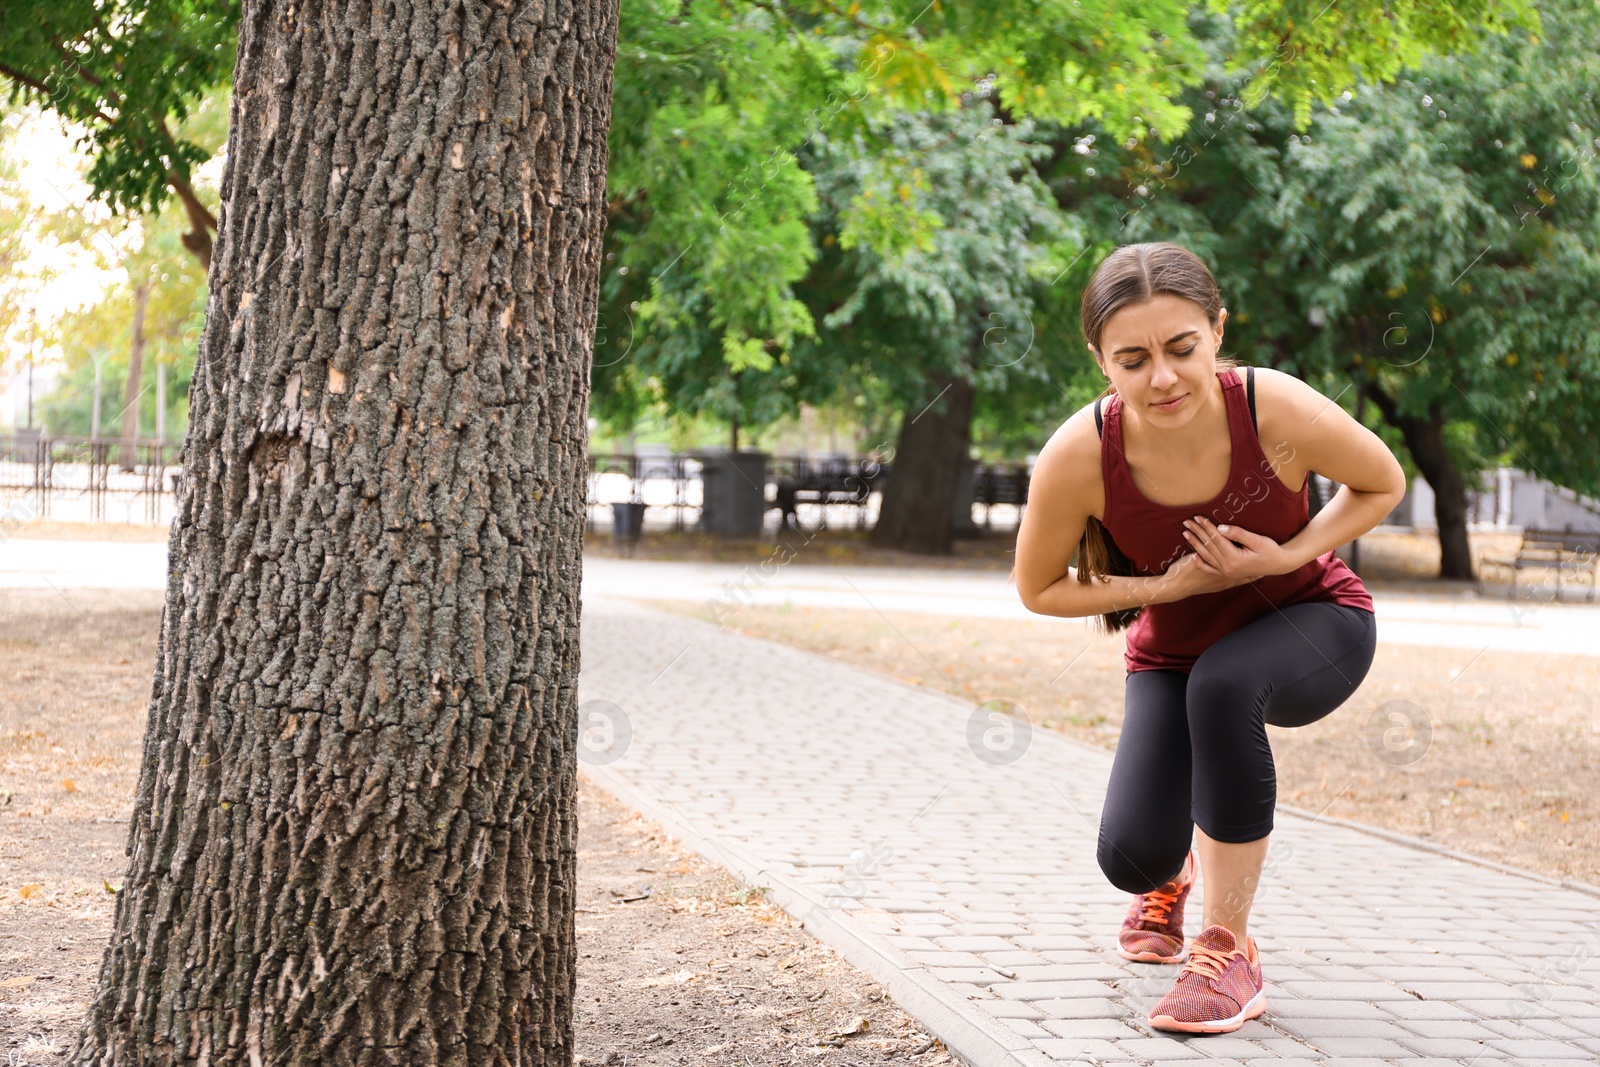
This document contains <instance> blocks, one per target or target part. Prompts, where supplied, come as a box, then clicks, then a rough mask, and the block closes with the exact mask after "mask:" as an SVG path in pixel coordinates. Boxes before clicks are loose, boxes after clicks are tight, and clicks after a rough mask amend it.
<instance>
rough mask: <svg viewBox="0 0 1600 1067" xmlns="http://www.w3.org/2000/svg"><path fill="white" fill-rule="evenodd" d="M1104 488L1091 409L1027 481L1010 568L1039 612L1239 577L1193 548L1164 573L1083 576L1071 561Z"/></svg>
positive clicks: (1146, 599) (1123, 601) (1073, 609)
mask: <svg viewBox="0 0 1600 1067" xmlns="http://www.w3.org/2000/svg"><path fill="white" fill-rule="evenodd" d="M1103 495H1104V489H1103V488H1102V487H1101V485H1100V438H1099V435H1098V434H1096V433H1095V428H1094V415H1093V413H1092V412H1091V411H1090V410H1089V409H1087V408H1085V409H1084V410H1083V411H1080V412H1078V414H1076V415H1074V416H1073V417H1072V418H1070V419H1068V420H1067V421H1066V422H1065V423H1064V424H1063V425H1062V426H1061V428H1060V429H1058V430H1057V431H1056V432H1055V434H1053V435H1052V436H1051V438H1050V440H1049V441H1047V442H1046V443H1045V446H1044V448H1043V449H1041V450H1040V452H1039V459H1038V462H1036V463H1035V464H1034V468H1033V476H1032V478H1031V479H1030V480H1029V483H1028V506H1027V508H1026V509H1025V510H1024V511H1023V515H1022V525H1021V527H1020V528H1019V529H1018V530H1017V555H1016V565H1015V567H1014V568H1013V569H1012V572H1011V575H1012V578H1013V579H1014V580H1015V581H1016V585H1017V593H1018V595H1019V596H1020V597H1021V599H1022V605H1023V607H1025V608H1027V609H1028V610H1029V611H1032V612H1035V613H1036V614H1039V615H1059V616H1063V617H1066V618H1079V617H1084V616H1093V615H1104V614H1105V613H1107V612H1110V611H1119V610H1121V609H1123V608H1133V607H1138V606H1140V605H1142V604H1165V603H1170V602H1172V601H1175V600H1182V599H1184V598H1185V597H1188V596H1193V595H1194V594H1195V593H1197V592H1207V591H1210V589H1213V588H1226V587H1227V586H1228V585H1234V584H1239V582H1238V581H1230V580H1226V579H1219V578H1217V577H1214V576H1211V577H1208V576H1206V575H1204V574H1203V573H1202V572H1201V571H1200V569H1199V568H1198V566H1197V565H1196V564H1197V561H1196V557H1195V555H1194V554H1193V553H1190V552H1186V553H1184V554H1183V555H1182V557H1181V558H1180V559H1179V560H1178V561H1177V562H1175V563H1174V564H1173V565H1172V566H1171V567H1169V568H1168V569H1167V571H1166V572H1165V573H1164V574H1156V575H1149V576H1132V577H1129V576H1123V575H1110V576H1108V577H1107V579H1106V580H1105V581H1093V582H1088V583H1083V582H1080V581H1078V576H1077V571H1076V570H1075V569H1074V568H1073V567H1071V566H1069V565H1068V561H1069V560H1071V559H1072V553H1073V551H1074V550H1075V549H1076V548H1077V547H1078V542H1079V541H1080V540H1081V539H1082V538H1083V531H1084V527H1085V526H1087V525H1088V521H1089V516H1090V515H1092V514H1094V511H1095V509H1096V507H1097V505H1098V504H1099V501H1100V499H1101V497H1102V496H1103Z"/></svg>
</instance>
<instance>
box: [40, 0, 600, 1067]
mask: <svg viewBox="0 0 1600 1067" xmlns="http://www.w3.org/2000/svg"><path fill="white" fill-rule="evenodd" d="M616 20H617V12H616V8H615V5H611V4H597V5H589V4H577V5H566V6H563V5H554V4H552V5H547V6H543V7H540V6H535V5H518V6H509V5H508V6H500V5H493V4H488V5H475V6H472V7H469V8H462V7H460V6H459V5H457V4H453V3H447V2H445V0H423V2H419V3H415V4H411V5H408V6H407V7H405V8H377V9H370V10H369V9H364V8H359V7H342V6H340V7H335V6H332V5H329V6H322V5H311V6H309V7H307V6H305V5H302V6H300V7H297V8H286V7H283V6H281V5H274V4H268V3H264V2H260V3H257V2H252V3H248V4H247V5H246V7H245V11H244V14H243V18H242V20H241V22H240V26H241V33H240V42H239V58H238V65H237V67H236V69H235V75H234V95H233V100H232V106H231V110H232V114H231V121H230V124H229V131H230V132H229V141H228V163H227V169H226V172H225V176H224V179H223V192H222V210H221V212H220V216H219V218H220V224H221V225H220V230H219V234H218V240H217V247H216V250H215V259H214V262H213V264H212V272H211V275H210V277H211V290H210V295H209V299H210V307H209V311H208V314H207V318H206V325H205V331H204V335H203V337H202V341H201V345H200V355H199V361H198V366H197V368H196V375H195V381H194V386H193V389H192V409H191V414H190V421H189V429H188V434H187V436H186V439H185V443H184V474H183V478H182V484H181V489H180V493H179V499H178V512H177V517H176V519H175V520H174V525H173V532H172V537H171V543H170V549H171V560H172V563H171V566H172V580H171V581H170V582H169V584H168V590H167V599H166V606H165V611H164V612H163V616H162V627H161V636H160V643H159V646H158V647H159V651H158V663H157V668H156V672H155V680H154V684H153V687H152V692H151V700H150V717H149V724H148V727H147V731H146V735H145V754H144V762H143V765H142V767H141V771H140V778H139V786H138V791H137V798H136V801H135V806H134V817H133V820H132V826H131V828H130V832H129V848H128V851H129V854H130V856H131V860H130V863H129V868H128V872H127V876H126V879H125V881H124V884H123V887H122V889H121V891H120V892H119V893H118V898H117V908H116V918H115V926H114V931H113V934H112V938H111V943H110V946H109V949H108V951H107V953H106V957H105V961H104V964H103V967H102V971H101V976H100V983H99V987H98V989H97V991H96V993H95V996H94V998H93V1001H92V1003H91V1006H90V1009H89V1013H88V1016H87V1019H86V1021H85V1026H84V1030H83V1033H82V1035H81V1038H80V1042H79V1045H78V1048H77V1049H76V1050H75V1052H74V1054H73V1057H72V1061H73V1062H74V1063H75V1064H78V1065H87V1064H107V1065H109V1064H120V1063H132V1062H138V1063H144V1064H177V1063H192V1062H209V1063H213V1064H225V1063H227V1064H245V1063H303V1064H311V1063H325V1064H379V1063H392V1062H396V1061H397V1060H403V1061H405V1062H408V1063H430V1064H444V1065H455V1067H467V1065H474V1067H475V1065H477V1064H485V1063H525V1064H563V1065H564V1064H567V1063H570V1062H571V1059H572V1055H573V1049H572V1020H571V1009H572V998H573V995H574V991H575V982H574V979H575V952H574V942H573V936H574V931H573V910H572V909H573V904H574V892H575V889H576V885H575V877H574V876H575V873H576V872H575V844H576V825H575V816H576V797H575V776H576V764H575V762H574V761H575V756H576V749H577V729H576V722H577V720H576V714H575V699H576V683H577V672H578V611H579V600H578V582H579V573H580V572H579V564H580V558H581V549H582V533H583V524H584V505H583V501H584V498H585V491H584V490H585V484H586V467H587V461H586V455H585V453H586V436H585V434H586V424H585V414H586V412H585V404H586V400H587V392H588V389H587V381H588V355H589V350H590V346H591V344H592V338H593V330H594V316H595V307H596V296H597V287H598V272H599V264H600V247H601V245H600V239H601V230H602V227H603V224H604V205H605V165H606V141H605V134H606V125H607V122H608V120H609V113H610V100H611V71H612V64H613V57H614V47H615V34H616V25H617V21H616Z"/></svg>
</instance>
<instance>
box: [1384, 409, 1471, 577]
mask: <svg viewBox="0 0 1600 1067" xmlns="http://www.w3.org/2000/svg"><path fill="white" fill-rule="evenodd" d="M1367 396H1368V397H1370V398H1371V400H1372V402H1373V403H1374V404H1375V405H1377V408H1378V410H1379V411H1381V412H1383V417H1384V419H1385V420H1386V421H1387V422H1388V423H1389V425H1391V426H1393V427H1394V428H1395V429H1397V430H1399V431H1400V435H1401V437H1403V438H1404V439H1405V442H1406V448H1407V449H1408V450H1409V451H1410V452H1411V459H1412V461H1413V462H1414V463H1416V465H1417V469H1418V470H1419V471H1421V472H1422V476H1423V477H1424V478H1425V479H1427V481H1428V485H1429V487H1430V488H1432V489H1433V514H1434V519H1435V520H1436V521H1437V522H1438V525H1439V577H1440V578H1461V579H1467V580H1471V578H1472V545H1471V542H1470V541H1469V540H1468V538H1467V483H1466V479H1464V478H1462V477H1461V472H1460V471H1459V470H1458V469H1457V468H1456V465H1455V463H1454V461H1452V460H1451V459H1450V456H1449V453H1447V452H1446V451H1445V447H1444V413H1443V412H1441V411H1440V410H1439V409H1438V408H1434V409H1433V410H1431V411H1429V413H1428V418H1426V419H1420V418H1416V417H1415V416H1409V415H1401V414H1400V412H1399V409H1398V407H1397V406H1396V405H1395V402H1394V400H1393V399H1391V398H1390V397H1389V396H1388V395H1387V394H1384V393H1380V392H1379V391H1378V390H1376V389H1372V390H1370V391H1369V392H1368V393H1367Z"/></svg>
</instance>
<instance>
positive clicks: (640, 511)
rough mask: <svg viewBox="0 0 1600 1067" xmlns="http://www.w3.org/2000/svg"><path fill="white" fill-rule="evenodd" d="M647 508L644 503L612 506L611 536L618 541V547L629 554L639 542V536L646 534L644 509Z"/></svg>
mask: <svg viewBox="0 0 1600 1067" xmlns="http://www.w3.org/2000/svg"><path fill="white" fill-rule="evenodd" d="M647 506H648V505H646V504H643V503H627V504H612V505H611V536H612V537H614V538H615V539H616V542H617V547H618V548H620V549H623V550H624V551H626V552H628V553H629V554H631V553H632V550H633V546H634V545H636V544H637V543H638V542H639V535H640V534H641V533H643V532H644V509H645V508H646V507H647Z"/></svg>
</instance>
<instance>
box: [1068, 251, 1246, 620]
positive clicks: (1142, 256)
mask: <svg viewBox="0 0 1600 1067" xmlns="http://www.w3.org/2000/svg"><path fill="white" fill-rule="evenodd" d="M1163 293H1166V294H1170V295H1172V296H1181V297H1183V298H1184V299H1186V300H1192V301H1194V302H1195V303H1196V304H1198V305H1199V306H1200V309H1201V310H1202V311H1204V312H1205V313H1206V320H1207V321H1208V322H1210V323H1211V326H1212V328H1213V329H1215V328H1216V325H1217V320H1218V318H1219V317H1220V315H1219V313H1220V312H1221V310H1222V293H1221V292H1220V291H1219V290H1218V289H1217V280H1216V279H1215V278H1213V277H1212V276H1211V271H1210V270H1208V269H1207V268H1206V265H1205V264H1204V263H1203V262H1201V260H1200V257H1199V256H1197V255H1195V254H1194V253H1193V252H1191V251H1189V250H1188V249H1187V248H1184V247H1182V246H1181V245H1175V244H1171V243H1170V242H1167V241H1149V242H1145V243H1143V244H1132V245H1122V246H1121V247H1119V248H1117V249H1114V250H1113V251H1112V252H1111V254H1110V255H1108V256H1106V258H1105V259H1104V260H1103V261H1102V262H1101V263H1100V266H1099V267H1097V268H1095V272H1094V276H1093V277H1091V278H1090V279H1089V285H1088V287H1087V288H1085V289H1084V291H1083V306H1082V311H1081V319H1080V325H1081V326H1082V328H1083V336H1084V340H1086V341H1088V342H1089V344H1091V345H1093V346H1094V348H1095V350H1096V351H1099V349H1100V335H1101V334H1102V332H1104V330H1105V326H1106V323H1107V322H1108V321H1110V319H1111V316H1112V315H1114V314H1116V313H1117V312H1118V311H1120V310H1122V309H1123V308H1124V307H1126V306H1127V305H1129V304H1138V303H1143V302H1144V301H1146V300H1150V299H1151V298H1153V297H1155V296H1158V295H1161V294H1163ZM1216 362H1217V367H1218V368H1227V367H1237V366H1239V364H1238V363H1236V362H1235V361H1234V360H1231V359H1222V358H1219V359H1218V360H1217V361H1216ZM1116 391H1117V388H1116V386H1114V385H1112V384H1110V383H1109V382H1107V383H1106V387H1105V390H1104V391H1103V392H1101V394H1100V396H1098V397H1096V398H1095V403H1097V404H1098V403H1099V402H1100V400H1101V399H1103V398H1104V397H1108V396H1110V395H1112V394H1113V393H1115V392H1116ZM1076 558H1077V569H1078V581H1080V582H1083V583H1085V584H1088V583H1089V582H1090V581H1091V580H1096V579H1097V580H1099V581H1102V582H1104V581H1106V580H1107V579H1108V578H1109V577H1110V576H1111V575H1113V574H1115V575H1135V574H1137V573H1138V572H1137V571H1136V570H1135V569H1134V566H1133V563H1132V561H1130V560H1129V559H1128V557H1127V556H1126V555H1124V554H1123V552H1122V550H1121V549H1120V548H1118V547H1117V543H1116V542H1115V541H1113V540H1112V539H1111V532H1110V531H1109V530H1107V529H1106V528H1105V526H1104V525H1102V524H1101V522H1100V520H1099V519H1097V518H1095V517H1094V516H1093V515H1090V516H1089V521H1088V523H1087V524H1086V525H1085V526H1084V529H1083V539H1082V540H1081V541H1079V542H1078V552H1077V557H1076ZM1143 610H1144V608H1143V607H1142V606H1141V607H1136V608H1122V609H1120V610H1118V611H1108V612H1106V613H1105V614H1103V615H1101V616H1100V630H1101V632H1102V633H1115V632H1116V631H1118V630H1123V629H1126V628H1127V627H1128V626H1129V625H1131V624H1132V622H1133V620H1134V619H1136V618H1138V616H1139V612H1141V611H1143Z"/></svg>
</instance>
